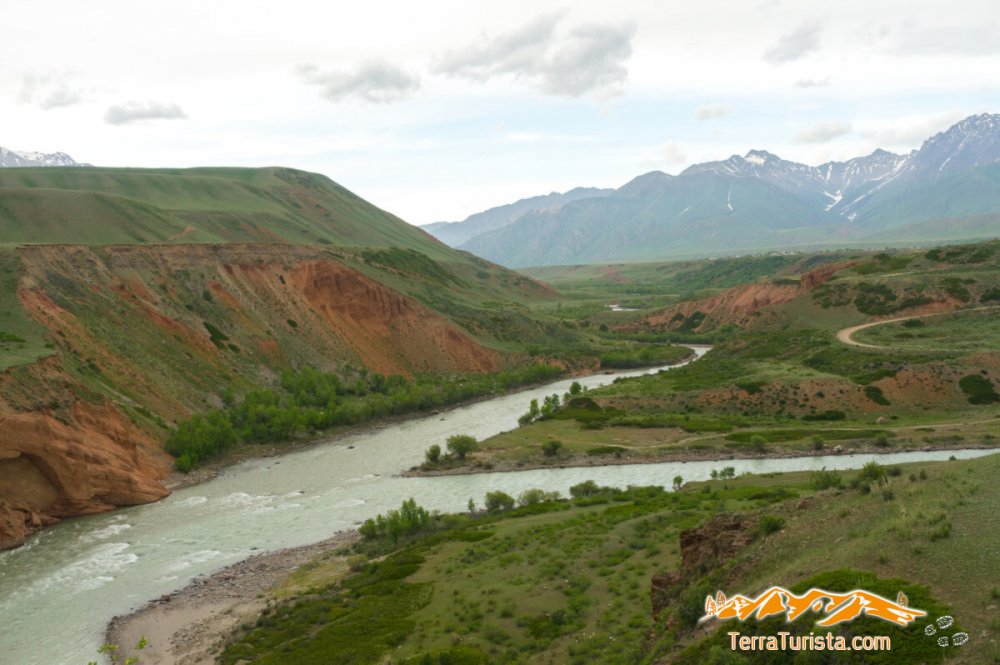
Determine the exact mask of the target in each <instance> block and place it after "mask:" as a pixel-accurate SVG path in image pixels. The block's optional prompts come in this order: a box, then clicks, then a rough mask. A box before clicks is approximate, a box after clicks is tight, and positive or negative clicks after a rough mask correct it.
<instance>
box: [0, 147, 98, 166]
mask: <svg viewBox="0 0 1000 665" xmlns="http://www.w3.org/2000/svg"><path fill="white" fill-rule="evenodd" d="M4 166H7V167H18V166H88V165H87V164H81V163H79V162H77V161H76V160H74V159H73V158H72V157H70V156H69V155H67V154H66V153H65V152H48V153H45V152H25V151H23V150H10V149H8V148H4V147H2V146H0V167H4Z"/></svg>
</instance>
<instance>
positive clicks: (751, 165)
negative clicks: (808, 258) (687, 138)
mask: <svg viewBox="0 0 1000 665" xmlns="http://www.w3.org/2000/svg"><path fill="white" fill-rule="evenodd" d="M998 162H1000V115H991V114H980V115H974V116H970V117H968V118H966V119H964V120H962V121H961V122H959V123H956V124H955V125H953V126H952V127H950V128H949V129H947V130H945V131H943V132H939V133H938V134H935V135H934V136H931V137H929V138H928V139H927V140H925V141H924V142H923V143H922V145H921V147H920V148H919V149H916V150H913V151H911V152H910V153H908V154H906V155H899V154H895V153H893V152H890V151H887V150H884V149H881V148H879V149H876V150H874V151H873V152H872V153H870V154H868V155H862V156H859V157H855V158H852V159H849V160H846V161H842V162H837V161H830V162H826V163H823V164H820V165H818V166H809V165H806V164H801V163H798V162H793V161H789V160H785V159H782V158H781V157H779V156H777V155H775V154H773V153H771V152H768V151H767V150H763V149H753V150H750V151H748V152H747V153H746V154H745V155H743V156H741V155H732V156H730V157H729V158H727V159H724V160H719V161H714V162H703V163H700V164H693V165H691V166H689V167H687V168H686V169H684V170H683V171H681V173H679V174H678V175H676V176H671V175H667V174H665V173H663V172H661V171H652V172H649V173H645V174H642V175H640V176H637V177H635V178H633V179H632V180H630V181H628V182H627V183H625V184H624V185H622V186H621V187H619V188H618V189H616V190H614V191H613V192H611V193H610V194H606V195H603V196H601V197H588V198H583V199H579V200H577V201H571V202H567V203H565V204H564V205H562V206H560V207H559V208H556V209H553V210H548V211H543V210H529V211H527V212H525V213H524V214H522V215H521V216H520V217H518V218H517V219H515V220H513V221H511V222H509V223H508V224H506V225H503V226H499V227H497V228H493V229H491V230H489V231H484V232H482V233H479V234H477V235H475V236H473V237H471V238H469V239H467V240H464V241H463V242H461V243H457V244H456V245H455V246H457V247H458V248H459V249H464V250H467V251H470V252H472V253H474V254H478V255H480V256H483V257H485V258H487V259H490V260H493V261H497V262H499V263H502V264H505V265H508V266H511V267H515V268H516V267H527V266H529V265H556V264H558V263H581V262H589V261H630V260H648V259H653V258H670V257H681V256H688V257H694V256H712V255H716V254H719V253H745V252H757V251H771V250H782V249H785V248H787V247H789V246H792V245H794V246H801V247H807V248H819V247H829V246H831V245H837V244H840V245H843V244H844V243H852V244H858V243H860V244H865V243H870V244H871V243H883V244H884V243H885V241H886V235H887V233H889V232H891V231H892V230H893V229H899V230H900V232H901V235H900V237H899V238H897V241H898V242H903V243H905V242H906V241H907V238H906V237H905V232H904V231H905V229H908V228H911V227H915V226H919V225H921V224H923V225H925V228H923V229H922V231H921V237H922V238H924V237H926V236H927V235H928V234H927V230H928V229H927V228H926V223H927V222H928V221H929V220H930V219H932V218H934V219H939V220H948V221H947V223H943V224H942V225H941V229H942V233H932V234H930V235H932V236H933V240H935V241H947V240H949V239H950V238H951V236H949V235H948V234H947V230H948V229H950V228H955V229H957V228H961V229H962V233H961V235H959V236H955V239H963V240H964V239H972V238H989V237H992V236H994V235H998V234H1000V224H998V223H997V221H996V219H997V217H996V215H1000V194H998V193H997V192H996V188H995V187H993V183H994V182H995V180H994V177H993V173H992V168H993V166H994V165H996V164H997V163H998ZM723 185H725V186H723ZM723 190H724V191H723ZM927 191H933V192H935V195H936V198H932V197H931V196H930V195H926V194H924V193H925V192H927ZM626 199H627V200H631V203H628V204H626V203H624V201H625V200H626ZM637 199H642V202H641V203H637V202H636V200H637ZM918 199H919V200H923V201H925V203H924V205H923V207H921V206H917V205H915V204H914V203H913V201H914V200H918ZM942 201H945V202H949V205H942V204H941V202H942ZM931 212H933V214H931ZM970 216H974V218H975V220H974V221H970ZM597 219H600V224H595V220H597ZM956 220H965V221H964V222H963V223H958V222H957V221H956ZM429 230H430V232H431V233H435V230H434V229H429ZM441 239H442V240H443V241H444V242H449V240H448V239H447V238H444V237H442V238H441ZM542 239H544V240H542ZM568 247H572V248H575V249H572V250H570V249H568Z"/></svg>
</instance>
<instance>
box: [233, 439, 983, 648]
mask: <svg viewBox="0 0 1000 665" xmlns="http://www.w3.org/2000/svg"><path fill="white" fill-rule="evenodd" d="M900 471H901V472H900V474H899V475H896V476H889V477H888V480H887V481H885V482H883V483H882V484H881V485H879V486H878V487H877V488H876V489H875V491H874V492H872V493H862V492H861V491H860V490H858V489H844V490H825V491H817V490H816V489H814V488H813V486H812V479H811V476H810V475H809V474H804V473H792V474H768V475H767V476H763V477H760V476H758V477H750V476H747V477H741V478H739V479H736V480H727V481H710V482H706V483H697V484H694V485H693V486H689V487H687V488H686V489H685V490H684V491H682V492H680V493H678V494H669V493H664V494H657V493H649V492H641V491H635V492H633V493H632V494H631V495H625V496H619V497H612V498H610V500H609V499H608V498H603V499H601V498H597V499H583V500H577V501H576V502H574V503H566V502H563V503H550V504H541V505H538V506H535V507H532V508H527V509H523V510H520V511H518V512H515V513H513V514H511V515H510V516H509V517H504V518H502V519H497V518H494V517H478V518H462V517H456V518H449V519H450V522H451V524H453V525H454V526H453V527H452V528H451V530H449V531H445V532H444V533H440V532H439V533H437V534H435V535H432V536H430V537H426V538H424V539H422V540H418V541H416V542H415V543H414V544H412V545H407V546H404V547H403V549H402V550H400V551H398V552H397V553H395V554H393V555H392V556H391V557H390V558H389V559H386V560H383V561H382V562H381V563H374V564H371V565H369V566H365V565H362V564H361V563H360V562H358V561H357V560H355V561H354V566H355V568H356V569H358V570H360V572H358V573H355V574H354V575H353V576H351V577H349V578H348V579H347V580H346V581H345V582H344V583H342V584H340V585H337V584H334V585H333V586H329V587H328V586H325V585H322V584H319V585H317V586H316V587H314V589H313V590H312V591H311V592H309V593H306V594H299V595H298V596H297V597H295V598H294V599H293V602H292V603H291V604H289V603H281V604H279V605H277V606H275V607H274V608H272V610H269V611H268V612H267V614H266V615H265V616H263V617H262V618H261V620H260V621H258V622H257V627H256V628H255V629H253V630H252V631H249V632H248V633H246V634H245V635H244V636H243V637H242V639H240V640H239V641H237V642H236V643H235V644H234V645H233V646H231V647H230V648H229V649H228V650H227V652H226V655H225V656H224V658H223V661H222V662H225V663H230V662H237V661H238V660H239V659H241V658H243V659H246V661H241V662H251V663H261V664H263V663H279V662H289V661H290V660H294V661H295V662H299V663H313V662H316V663H319V662H322V663H379V662H387V661H386V660H385V658H386V657H387V656H388V655H389V654H390V653H391V659H392V662H403V663H445V662H450V663H487V662H488V663H581V664H587V663H596V662H600V663H612V664H613V663H647V662H662V660H661V659H667V660H668V661H669V660H670V659H671V658H676V659H677V660H676V661H672V662H679V663H683V662H699V663H706V662H737V663H739V662H745V661H743V660H742V659H737V660H719V661H713V660H711V657H712V654H711V645H712V644H713V643H715V644H721V643H722V639H728V638H724V635H723V637H722V638H720V637H715V636H714V635H715V633H713V632H712V631H706V630H700V631H696V630H692V628H691V624H690V623H689V621H690V618H689V617H691V616H694V617H697V616H699V615H700V614H701V609H702V605H703V602H704V593H705V592H704V591H703V590H702V587H704V588H706V589H708V593H714V591H715V590H716V589H717V588H721V589H723V590H725V591H726V592H727V593H729V594H730V595H732V594H733V593H744V594H747V595H752V594H754V593H756V592H759V591H761V590H763V589H764V588H767V587H768V586H771V585H775V584H778V585H782V586H789V587H790V586H793V585H794V584H796V583H797V582H801V581H803V580H806V579H808V578H810V577H812V576H814V575H816V574H818V573H822V572H825V571H832V570H837V569H845V568H850V569H854V570H858V571H864V572H865V573H869V574H872V575H874V576H875V577H876V578H878V579H890V578H900V579H901V580H902V582H901V583H899V584H906V585H909V584H914V583H915V584H918V585H922V586H923V587H925V588H926V589H927V592H926V594H929V595H925V594H924V593H920V594H919V595H917V593H913V594H911V601H912V602H913V604H914V606H916V607H918V608H920V607H921V606H920V605H918V604H917V602H921V603H926V604H925V606H926V607H927V608H928V609H932V610H933V611H934V612H935V616H933V617H930V619H931V620H933V619H934V618H936V616H937V615H938V613H939V612H945V611H947V612H950V613H951V614H953V615H954V616H955V617H956V619H957V622H958V624H957V626H956V628H955V629H954V630H958V629H959V628H961V629H962V630H965V631H967V632H969V634H970V635H972V636H973V640H972V641H970V642H969V643H968V644H967V645H965V646H963V647H961V648H950V649H948V650H947V653H946V654H945V651H944V650H941V649H940V648H939V647H938V646H937V645H936V644H935V643H934V641H933V640H932V639H930V638H925V636H924V635H923V633H922V628H923V623H917V624H915V625H913V626H911V627H909V628H906V629H899V628H894V627H892V626H890V625H889V624H883V623H881V622H875V623H874V624H872V623H869V624H868V626H866V630H865V632H866V633H867V634H874V633H886V634H890V635H891V636H893V638H894V639H895V640H897V644H896V648H897V653H900V657H901V658H902V660H899V659H897V660H893V659H892V657H891V654H890V658H889V659H888V660H885V661H880V662H889V663H895V662H918V661H919V660H920V658H918V659H914V652H913V651H910V653H909V656H908V657H904V656H902V653H901V652H902V650H903V648H904V646H903V643H904V642H908V643H909V644H908V648H910V649H915V650H916V652H917V653H919V654H921V655H922V656H923V657H927V656H928V655H929V656H931V657H934V658H937V657H939V654H942V655H947V656H948V657H950V658H951V659H953V660H950V661H949V662H957V663H983V662H990V661H989V659H990V658H992V657H997V656H998V655H1000V650H998V648H997V646H996V642H995V640H996V639H997V638H998V637H1000V624H998V623H997V621H996V619H995V618H994V615H993V614H991V613H990V611H989V610H988V609H986V608H987V607H988V606H990V605H991V604H992V605H993V606H994V608H995V605H996V603H997V596H998V595H1000V589H998V588H997V585H996V579H995V577H994V571H995V570H996V569H997V566H1000V559H998V556H1000V554H998V552H997V550H996V548H995V547H993V544H994V543H993V542H992V536H993V533H994V532H995V529H993V528H992V525H995V524H996V515H997V508H998V507H1000V489H998V488H997V486H996V483H993V482H991V481H992V478H993V476H994V475H995V474H996V473H997V472H998V471H1000V456H996V455H994V456H992V457H988V458H983V459H980V460H976V461H969V462H946V463H936V464H931V463H928V464H918V465H907V466H904V467H902V468H901V469H900ZM840 475H841V477H842V478H843V479H844V482H845V484H846V483H847V482H848V481H850V479H852V478H853V477H855V476H857V475H858V472H851V471H849V472H841V474H840ZM887 492H888V493H891V497H890V498H889V499H888V500H886V498H885V497H886V496H888V494H887ZM803 496H811V497H812V498H811V499H810V501H808V502H806V503H803V504H799V505H800V507H798V508H796V505H797V503H799V502H800V500H801V497H803ZM775 502H777V503H775ZM732 511H736V512H745V513H748V514H749V515H750V516H751V521H752V522H754V521H757V520H759V519H760V517H761V516H762V515H770V516H771V518H772V522H773V523H774V524H776V525H777V531H776V532H773V533H770V534H767V533H765V532H764V531H763V530H755V531H753V536H752V542H751V544H750V545H749V546H748V547H746V548H744V549H742V550H738V551H737V552H736V553H735V556H733V557H732V558H729V559H728V560H726V561H724V562H721V563H722V565H721V566H720V567H718V568H712V569H711V570H710V571H709V572H708V576H707V577H706V578H705V579H704V580H703V579H702V578H700V574H698V573H689V574H687V575H684V576H682V577H681V580H682V584H681V587H679V588H675V589H673V590H672V591H671V592H669V593H668V596H669V604H668V605H667V609H666V610H664V612H663V613H661V614H660V615H659V617H658V618H656V619H654V618H653V617H652V615H651V612H650V579H651V577H652V576H653V575H655V574H658V573H670V572H672V571H676V570H678V568H679V567H680V556H679V555H680V550H679V546H678V537H679V534H680V532H681V531H682V530H684V529H687V528H690V527H692V526H694V525H696V524H699V523H701V522H703V521H705V520H706V519H707V518H709V517H710V516H712V515H715V514H718V513H720V512H732ZM775 518H776V519H775ZM817 524H822V525H823V529H821V530H818V529H816V525H817ZM758 529H759V523H758ZM385 546H386V547H387V548H388V549H389V550H392V549H395V548H393V547H392V545H391V544H388V543H385ZM362 550H365V548H364V547H362ZM367 551H368V553H369V554H368V556H373V557H377V556H378V553H379V550H378V548H376V549H375V550H374V551H373V550H371V549H368V550H367ZM376 560H377V559H376ZM889 587H890V588H891V591H886V592H884V593H885V595H891V596H892V597H895V590H896V588H897V583H891V584H890V585H889ZM805 621H806V620H804V619H801V620H799V622H797V623H799V624H804V622H805ZM733 629H737V628H734V627H733V624H725V625H723V627H721V628H720V631H723V632H724V631H725V630H733ZM782 629H783V628H782ZM744 632H753V631H752V630H750V631H744ZM821 632H822V631H821ZM991 639H992V640H993V642H991ZM925 643H926V644H925ZM682 649H687V650H688V651H687V652H686V653H687V654H688V655H687V656H684V655H681V656H678V654H679V653H680V651H681V650H682ZM773 655H774V654H772V656H773ZM768 662H772V661H768ZM796 662H798V661H796ZM817 662H828V661H817Z"/></svg>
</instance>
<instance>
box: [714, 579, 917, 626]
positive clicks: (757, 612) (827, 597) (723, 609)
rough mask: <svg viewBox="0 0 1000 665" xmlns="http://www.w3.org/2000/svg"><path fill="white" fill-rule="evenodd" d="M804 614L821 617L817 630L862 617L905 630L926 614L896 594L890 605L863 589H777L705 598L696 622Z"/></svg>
mask: <svg viewBox="0 0 1000 665" xmlns="http://www.w3.org/2000/svg"><path fill="white" fill-rule="evenodd" d="M807 612H816V613H820V614H822V615H824V616H823V617H822V619H821V620H820V621H818V622H817V625H819V626H836V625H837V624H840V623H845V622H848V621H853V620H854V619H857V618H858V617H860V616H862V615H866V616H870V617H874V618H876V619H881V620H882V621H887V622H889V623H894V624H896V625H897V626H904V627H905V626H908V625H909V624H911V623H912V622H914V621H916V620H917V619H918V618H919V617H924V616H927V612H925V611H923V610H919V609H916V608H913V607H909V599H908V598H907V597H906V594H904V593H902V592H900V593H899V594H898V595H897V596H896V600H895V601H892V600H889V599H888V598H884V597H882V596H880V595H878V594H875V593H872V592H870V591H865V590H863V589H855V590H854V591H847V592H844V593H835V592H833V591H826V590H824V589H816V588H813V589H809V590H808V591H806V592H805V593H803V594H801V595H798V594H794V593H792V592H791V591H789V590H788V589H785V588H783V587H780V586H774V587H771V588H769V589H767V590H766V591H764V592H762V593H761V594H760V595H758V596H757V597H755V598H747V597H746V596H741V595H738V594H737V595H735V596H733V597H732V598H727V597H726V595H725V594H724V593H722V592H721V591H719V592H718V593H717V594H716V596H715V598H713V597H712V596H707V597H706V598H705V616H703V617H702V618H701V619H700V621H708V620H710V619H719V620H727V619H737V620H739V621H745V620H747V619H749V618H751V617H756V618H757V619H766V618H768V617H773V616H780V615H782V614H784V615H787V617H788V618H787V620H788V621H795V620H796V619H798V618H799V617H801V616H803V615H804V614H805V613H807Z"/></svg>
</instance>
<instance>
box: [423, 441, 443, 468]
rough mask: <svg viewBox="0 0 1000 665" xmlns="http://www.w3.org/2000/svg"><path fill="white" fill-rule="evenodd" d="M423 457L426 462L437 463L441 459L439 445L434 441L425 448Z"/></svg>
mask: <svg viewBox="0 0 1000 665" xmlns="http://www.w3.org/2000/svg"><path fill="white" fill-rule="evenodd" d="M424 457H425V458H426V459H427V463H428V464H437V463H438V462H440V461H441V446H439V445H438V444H436V443H435V444H434V445H432V446H431V447H430V448H428V449H427V452H425V453H424Z"/></svg>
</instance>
